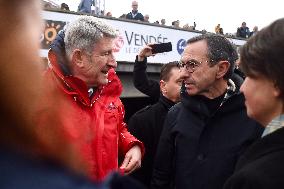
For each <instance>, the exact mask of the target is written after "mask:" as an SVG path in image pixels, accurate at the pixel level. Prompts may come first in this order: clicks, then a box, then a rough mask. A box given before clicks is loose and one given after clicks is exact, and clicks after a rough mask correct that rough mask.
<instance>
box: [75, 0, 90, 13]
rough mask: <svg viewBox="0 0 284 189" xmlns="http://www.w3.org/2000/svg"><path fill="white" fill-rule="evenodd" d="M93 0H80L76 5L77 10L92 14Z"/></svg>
mask: <svg viewBox="0 0 284 189" xmlns="http://www.w3.org/2000/svg"><path fill="white" fill-rule="evenodd" d="M92 5H93V0H81V1H80V4H79V6H78V10H77V11H78V12H82V13H88V14H92Z"/></svg>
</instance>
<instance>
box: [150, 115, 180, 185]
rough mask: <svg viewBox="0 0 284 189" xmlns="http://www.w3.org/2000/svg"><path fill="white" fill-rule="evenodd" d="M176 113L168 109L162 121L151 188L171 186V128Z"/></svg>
mask: <svg viewBox="0 0 284 189" xmlns="http://www.w3.org/2000/svg"><path fill="white" fill-rule="evenodd" d="M176 115H177V114H176V111H175V110H174V111H171V110H170V112H169V113H168V115H167V117H166V120H165V122H164V127H163V131H162V134H161V137H160V141H159V145H158V148H157V153H156V157H155V161H154V166H153V167H154V168H153V176H152V181H151V188H152V189H156V188H160V189H165V188H166V189H169V188H173V178H174V176H173V175H174V151H175V150H174V143H175V138H174V134H173V133H172V128H173V126H174V124H175V118H176Z"/></svg>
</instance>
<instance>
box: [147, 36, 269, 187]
mask: <svg viewBox="0 0 284 189" xmlns="http://www.w3.org/2000/svg"><path fill="white" fill-rule="evenodd" d="M237 58H238V57H237V52H236V50H235V48H234V46H233V45H232V44H231V43H230V41H228V40H227V39H226V38H225V37H223V36H220V35H216V34H205V35H200V36H197V37H194V38H192V39H190V40H188V44H187V46H186V48H185V50H184V53H183V55H182V58H181V60H180V63H179V66H180V71H181V75H182V76H181V77H182V78H183V80H184V82H183V85H182V89H181V103H179V104H177V105H176V106H174V107H173V108H172V109H171V110H170V111H169V113H168V116H167V118H166V120H165V125H164V128H163V131H162V134H161V137H160V142H159V145H158V151H157V154H156V159H155V163H154V172H153V177H152V183H151V185H152V188H177V189H184V188H194V189H199V188H206V189H220V188H222V186H223V184H224V182H225V181H226V179H227V178H228V177H229V176H230V175H231V174H232V173H233V171H234V167H235V164H236V161H237V159H238V158H239V156H240V155H241V154H242V153H243V151H244V150H245V149H246V148H247V147H248V146H249V145H250V144H251V143H253V142H254V141H255V140H256V139H258V138H259V137H260V136H261V134H262V132H263V129H262V128H261V126H260V125H259V124H258V123H256V122H255V121H253V120H252V119H250V118H249V117H248V116H247V114H246V108H245V103H244V97H243V95H242V94H241V93H240V92H239V91H238V89H237V88H236V87H235V85H234V83H233V81H232V80H231V79H230V77H231V75H232V72H233V69H234V67H235V62H236V60H237Z"/></svg>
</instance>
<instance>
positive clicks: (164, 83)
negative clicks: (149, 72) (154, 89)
mask: <svg viewBox="0 0 284 189" xmlns="http://www.w3.org/2000/svg"><path fill="white" fill-rule="evenodd" d="M160 90H161V92H162V94H163V95H165V94H166V93H167V89H166V82H165V81H164V80H160Z"/></svg>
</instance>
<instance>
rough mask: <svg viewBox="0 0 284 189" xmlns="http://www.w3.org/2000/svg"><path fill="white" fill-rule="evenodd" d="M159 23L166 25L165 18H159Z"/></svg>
mask: <svg viewBox="0 0 284 189" xmlns="http://www.w3.org/2000/svg"><path fill="white" fill-rule="evenodd" d="M161 25H162V26H165V25H166V20H165V19H164V18H163V19H161Z"/></svg>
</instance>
